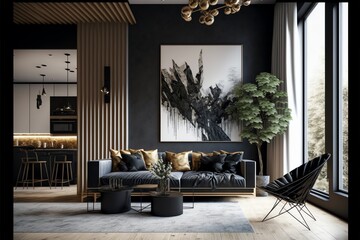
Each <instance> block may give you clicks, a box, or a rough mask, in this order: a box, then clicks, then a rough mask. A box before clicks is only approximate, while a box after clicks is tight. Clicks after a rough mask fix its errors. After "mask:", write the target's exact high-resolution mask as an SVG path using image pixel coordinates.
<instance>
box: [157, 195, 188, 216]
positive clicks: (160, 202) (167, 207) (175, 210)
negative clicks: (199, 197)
mask: <svg viewBox="0 0 360 240" xmlns="http://www.w3.org/2000/svg"><path fill="white" fill-rule="evenodd" d="M150 196H151V214H153V215H156V216H160V217H171V216H178V215H181V214H183V195H182V194H181V193H179V192H169V193H167V194H166V195H159V193H157V192H152V193H151V194H150Z"/></svg>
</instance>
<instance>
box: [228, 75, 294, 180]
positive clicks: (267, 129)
mask: <svg viewBox="0 0 360 240" xmlns="http://www.w3.org/2000/svg"><path fill="white" fill-rule="evenodd" d="M281 83H283V81H282V80H280V79H278V78H277V77H276V76H275V75H273V74H271V73H267V72H262V73H260V74H258V75H257V76H256V80H255V83H246V84H240V83H239V84H236V85H235V86H234V88H233V90H232V92H231V94H232V100H231V104H230V105H229V106H228V107H227V109H226V111H227V112H228V114H230V115H231V116H232V118H233V119H238V120H240V121H241V122H242V131H241V133H240V136H241V137H243V138H246V139H247V140H248V141H249V143H251V144H256V147H257V151H258V157H259V175H260V176H262V175H263V173H264V172H263V159H262V154H261V146H262V144H263V143H264V142H266V143H270V141H271V140H272V139H273V138H274V137H275V136H277V135H280V134H283V133H284V132H285V131H286V130H287V128H288V125H289V121H290V120H291V109H289V108H288V100H287V94H286V92H284V91H282V90H280V84H281Z"/></svg>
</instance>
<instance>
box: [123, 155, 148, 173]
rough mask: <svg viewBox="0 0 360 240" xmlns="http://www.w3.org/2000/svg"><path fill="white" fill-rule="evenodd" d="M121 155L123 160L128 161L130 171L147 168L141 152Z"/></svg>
mask: <svg viewBox="0 0 360 240" xmlns="http://www.w3.org/2000/svg"><path fill="white" fill-rule="evenodd" d="M121 156H122V159H123V161H124V162H125V163H126V166H127V168H128V171H141V170H147V169H146V166H145V162H144V159H143V158H142V156H141V155H140V154H138V153H135V154H121Z"/></svg>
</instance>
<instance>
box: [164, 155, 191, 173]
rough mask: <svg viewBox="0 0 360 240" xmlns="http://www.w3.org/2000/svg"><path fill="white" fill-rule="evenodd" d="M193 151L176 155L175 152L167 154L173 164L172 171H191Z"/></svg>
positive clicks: (168, 159) (167, 158)
mask: <svg viewBox="0 0 360 240" xmlns="http://www.w3.org/2000/svg"><path fill="white" fill-rule="evenodd" d="M191 153H192V151H186V152H180V153H174V152H165V154H166V157H165V159H166V160H167V161H170V162H171V163H172V171H180V172H184V171H190V170H191V168H190V164H189V154H191Z"/></svg>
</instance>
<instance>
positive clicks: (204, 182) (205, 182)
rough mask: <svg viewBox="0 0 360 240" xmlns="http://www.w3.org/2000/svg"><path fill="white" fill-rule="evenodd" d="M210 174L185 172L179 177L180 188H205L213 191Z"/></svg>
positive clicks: (211, 175)
mask: <svg viewBox="0 0 360 240" xmlns="http://www.w3.org/2000/svg"><path fill="white" fill-rule="evenodd" d="M213 176H214V174H213V173H212V172H207V171H203V172H199V171H187V172H184V174H183V175H182V177H181V187H182V188H194V187H195V188H207V189H213V181H212V179H213Z"/></svg>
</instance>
